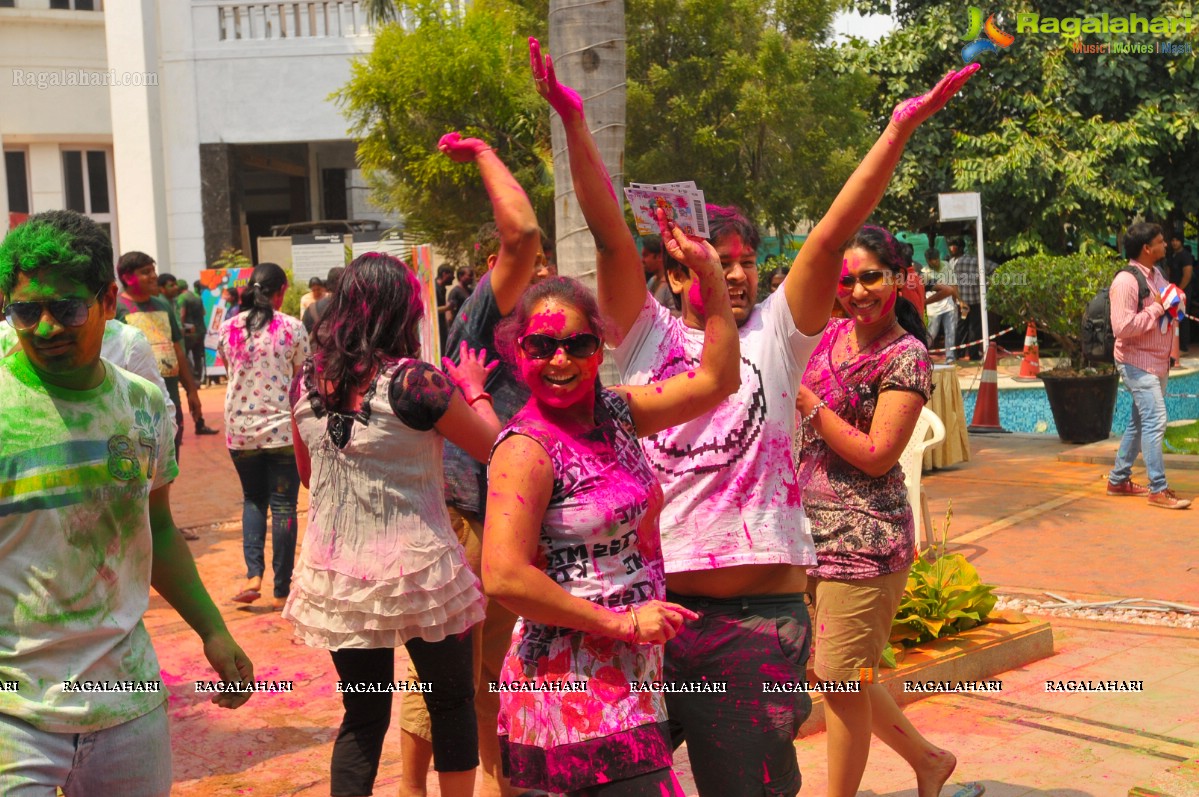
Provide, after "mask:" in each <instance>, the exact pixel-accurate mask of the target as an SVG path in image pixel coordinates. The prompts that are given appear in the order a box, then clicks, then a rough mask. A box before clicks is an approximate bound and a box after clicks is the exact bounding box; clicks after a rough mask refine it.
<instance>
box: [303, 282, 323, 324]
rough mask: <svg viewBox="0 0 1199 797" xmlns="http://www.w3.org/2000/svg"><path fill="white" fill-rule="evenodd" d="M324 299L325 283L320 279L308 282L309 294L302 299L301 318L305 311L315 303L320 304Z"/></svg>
mask: <svg viewBox="0 0 1199 797" xmlns="http://www.w3.org/2000/svg"><path fill="white" fill-rule="evenodd" d="M323 298H325V281H324V280H323V279H321V278H320V277H313V278H312V279H310V280H308V292H307V293H305V294H304V295H303V296H301V297H300V316H301V317H302V316H303V315H304V311H305V310H307V309H308V308H309V307H311V306H312V304H313V302H319V301H320V300H321V299H323Z"/></svg>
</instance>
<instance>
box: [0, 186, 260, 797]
mask: <svg viewBox="0 0 1199 797" xmlns="http://www.w3.org/2000/svg"><path fill="white" fill-rule="evenodd" d="M0 296H2V298H3V305H4V315H5V316H6V318H7V319H8V322H9V324H11V325H12V327H13V328H14V329H15V330H16V333H17V338H18V340H19V343H20V350H19V351H18V352H16V353H14V354H13V355H11V356H9V357H5V358H3V359H0V407H3V408H4V411H3V412H0V462H2V463H3V473H4V485H5V489H4V490H3V491H0V550H3V551H4V555H3V556H0V616H3V617H4V618H5V622H4V626H3V628H4V632H3V636H4V639H5V641H4V642H3V643H2V644H0V681H3V682H10V681H12V682H16V683H18V684H19V685H20V689H19V690H8V689H2V690H0V750H3V754H0V794H4V795H25V794H29V795H53V794H56V793H58V790H59V789H62V790H63V793H65V794H68V795H89V796H90V795H134V796H136V797H166V795H168V794H169V793H170V791H171V781H172V778H171V741H170V727H169V723H168V721H167V711H166V699H167V690H166V689H165V688H164V687H163V683H162V680H161V677H160V672H159V666H158V660H157V657H156V656H155V654H154V646H153V645H152V643H151V641H150V637H149V635H148V634H147V633H146V628H145V625H144V624H143V622H142V616H143V615H144V614H145V612H146V609H147V607H148V604H149V598H150V588H151V587H153V588H154V590H156V591H157V592H158V594H160V595H161V596H162V597H163V598H165V599H166V601H167V603H169V604H170V605H171V606H172V607H173V608H174V609H175V610H176V611H178V612H179V614H180V616H181V617H182V618H183V620H184V621H185V622H186V623H187V624H188V625H189V626H190V627H191V628H192V629H193V630H194V631H195V632H196V633H197V634H198V635H199V637H200V639H201V640H202V641H203V646H204V654H205V656H206V657H207V659H208V661H209V663H210V664H211V665H212V667H213V669H214V670H215V671H216V675H217V677H218V678H219V679H221V680H222V681H223V682H225V683H227V684H230V685H240V684H245V683H247V682H252V681H253V679H254V668H253V665H252V664H251V662H250V659H249V658H248V657H247V656H246V654H245V653H244V652H243V651H242V649H241V648H240V647H238V645H237V643H236V642H235V641H234V640H233V637H232V636H231V635H230V634H229V630H228V628H227V627H226V626H225V623H224V621H223V620H222V619H221V613H220V612H219V611H217V609H216V607H215V606H213V604H212V601H211V600H210V599H209V597H208V593H207V591H206V590H205V589H204V585H203V583H202V582H201V581H200V577H199V575H198V574H197V572H196V566H195V562H194V561H193V560H192V556H191V552H190V551H189V550H188V548H187V545H186V543H184V541H183V538H182V537H181V536H180V534H179V530H178V529H177V528H176V526H175V522H174V520H173V519H172V517H171V504H170V482H171V480H172V479H174V478H175V477H176V475H177V474H178V473H179V468H178V465H177V464H176V462H175V457H174V449H173V440H172V430H171V420H170V416H168V414H167V411H166V404H165V401H164V399H163V395H162V392H161V390H160V389H159V388H158V387H156V386H154V385H153V384H151V383H150V382H148V381H146V380H145V379H142V378H141V377H139V376H135V375H133V374H131V373H128V372H126V371H123V370H122V369H120V368H116V367H113V366H112V365H110V364H108V363H106V362H105V361H104V360H103V359H102V358H101V356H100V352H101V349H102V339H103V337H104V331H105V327H106V320H107V319H108V317H109V316H110V315H112V314H113V313H115V311H116V304H117V286H116V284H115V282H114V279H113V268H112V244H111V242H110V240H109V238H108V234H107V233H106V232H105V231H104V230H103V229H102V228H101V227H100V226H99V225H97V224H96V223H95V222H93V221H92V220H91V219H89V218H87V217H86V216H83V215H82V214H79V213H75V212H73V211H64V210H55V211H49V212H46V213H38V214H36V215H34V216H31V217H30V218H29V219H28V220H26V221H25V222H24V223H22V224H20V225H18V226H17V227H16V228H14V229H13V230H12V231H10V232H9V233H8V235H7V236H5V238H4V240H3V242H0ZM47 463H53V467H50V468H47V467H46V465H47ZM118 682H119V683H121V684H126V683H127V684H131V685H132V688H130V689H127V690H125V689H123V690H119V691H98V690H93V689H84V688H83V687H85V686H90V685H92V684H95V683H99V684H105V683H118ZM64 683H65V684H68V685H74V686H77V687H79V688H78V689H75V688H67V686H64ZM249 696H250V693H249V692H248V691H243V692H234V691H221V692H219V693H218V694H216V695H215V696H214V697H213V702H214V703H216V704H217V705H219V706H223V707H225V708H236V707H237V706H239V705H241V704H243V703H244V702H245V701H246V700H247V699H248V698H249Z"/></svg>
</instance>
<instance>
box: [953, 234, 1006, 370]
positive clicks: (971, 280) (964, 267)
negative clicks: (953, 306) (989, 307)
mask: <svg viewBox="0 0 1199 797" xmlns="http://www.w3.org/2000/svg"><path fill="white" fill-rule="evenodd" d="M949 268H950V270H952V271H953V273H954V275H955V276H956V277H957V286H958V299H959V300H960V301H961V302H962V303H963V304H965V305H966V306H967V307H969V308H970V310H969V312H968V313H967V314H966V320H965V321H964V322H963V326H964V327H965V331H963V332H961V333H960V334H959V335H958V338H959V339H961V340H962V341H964V342H965V341H975V340H978V339H979V338H981V337H982V336H983V310H982V293H981V290H980V288H979V285H978V255H967V254H965V243H964V242H963V241H962V239H961V238H951V239H950V240H949ZM996 268H997V265H996V264H995V263H994V262H993V261H991V260H988V261H987V276H988V277H990V276H991V273H992V272H994V271H995V269H996ZM982 356H983V347H982V345H981V344H977V343H976V344H975V345H973V346H970V347H968V348H966V349H965V350H964V351H963V352H962V357H961V358H960V359H963V360H972V359H973V360H981V359H982Z"/></svg>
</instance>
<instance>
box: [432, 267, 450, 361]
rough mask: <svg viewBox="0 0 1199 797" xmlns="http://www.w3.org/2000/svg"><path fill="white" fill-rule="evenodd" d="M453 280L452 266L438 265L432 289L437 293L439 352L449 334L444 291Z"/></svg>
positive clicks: (443, 352)
mask: <svg viewBox="0 0 1199 797" xmlns="http://www.w3.org/2000/svg"><path fill="white" fill-rule="evenodd" d="M453 281H454V268H453V266H445V265H442V266H438V267H437V279H435V280H434V281H433V289H434V291H435V292H436V294H437V334H438V336H439V337H440V340H441V353H442V354H445V353H447V352H446V348H445V341H446V337H447V336H448V335H449V334H450V325H449V324H447V323H446V320H445V319H446V315H445V311H446V310H447V309H448V307H447V305H446V291H447V290H449V287H450V283H452V282H453Z"/></svg>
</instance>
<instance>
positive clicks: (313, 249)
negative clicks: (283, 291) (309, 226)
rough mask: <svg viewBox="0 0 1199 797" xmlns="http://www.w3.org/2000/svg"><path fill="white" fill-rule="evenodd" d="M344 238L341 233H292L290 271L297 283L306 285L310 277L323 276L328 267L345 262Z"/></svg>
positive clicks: (342, 264) (341, 264) (322, 277)
mask: <svg viewBox="0 0 1199 797" xmlns="http://www.w3.org/2000/svg"><path fill="white" fill-rule="evenodd" d="M345 238H346V236H345V235H343V234H342V233H327V234H322V235H293V236H292V237H291V271H292V278H293V279H294V280H295V281H296V284H297V285H307V284H308V279H309V278H310V277H320V278H321V279H324V278H325V275H326V274H328V273H329V269H331V268H333V267H334V266H344V265H345V264H346V250H345Z"/></svg>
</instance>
